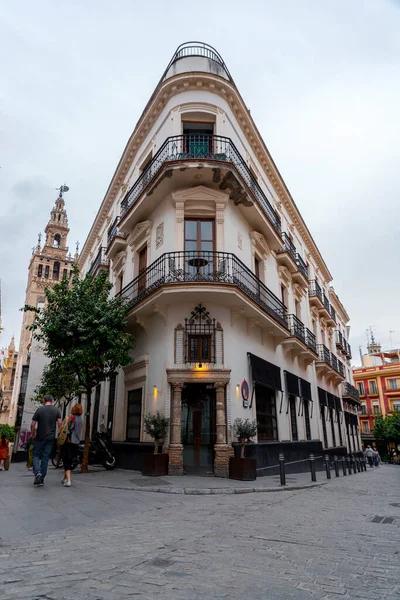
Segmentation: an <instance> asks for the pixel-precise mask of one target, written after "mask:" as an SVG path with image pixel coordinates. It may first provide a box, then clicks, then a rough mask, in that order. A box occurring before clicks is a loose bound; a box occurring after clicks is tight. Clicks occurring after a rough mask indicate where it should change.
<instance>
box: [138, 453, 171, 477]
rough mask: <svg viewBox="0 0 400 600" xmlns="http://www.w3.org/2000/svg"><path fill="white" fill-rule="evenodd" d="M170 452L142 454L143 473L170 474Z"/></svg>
mask: <svg viewBox="0 0 400 600" xmlns="http://www.w3.org/2000/svg"><path fill="white" fill-rule="evenodd" d="M168 459H169V456H168V454H142V475H149V476H150V477H161V476H162V475H168Z"/></svg>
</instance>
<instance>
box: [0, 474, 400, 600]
mask: <svg viewBox="0 0 400 600" xmlns="http://www.w3.org/2000/svg"><path fill="white" fill-rule="evenodd" d="M0 475H1V480H0V506H1V510H2V517H3V518H2V520H1V521H0V523H1V531H0V535H1V537H2V542H1V544H0V588H1V597H2V600H9V599H12V598H13V599H14V598H18V599H20V600H23V599H29V600H34V599H39V598H41V599H42V598H44V599H54V600H68V599H71V600H79V599H81V598H82V599H83V598H85V599H112V600H119V599H120V598H130V597H138V598H142V599H148V598H159V599H160V600H161V599H167V598H169V599H171V598H172V599H175V598H176V599H181V598H182V599H192V598H207V599H208V598H238V599H239V598H240V599H243V598H252V599H253V598H254V599H258V598H259V599H266V598H267V599H273V600H275V599H282V600H284V599H288V598H317V599H324V600H333V599H337V598H339V597H340V598H364V599H369V598H371V599H372V598H379V599H380V600H395V599H396V600H398V599H399V598H400V581H399V577H398V573H399V569H400V554H399V551H400V535H399V532H400V529H399V524H400V502H399V482H400V469H398V468H397V467H395V466H382V467H380V468H379V469H374V470H370V471H368V472H367V473H360V474H356V475H353V476H351V477H350V476H348V477H346V478H340V479H333V480H332V481H331V482H330V483H328V484H327V485H323V486H320V487H316V488H310V489H305V490H296V491H286V492H281V493H275V494H257V493H253V494H243V495H240V494H237V495H219V496H184V495H176V496H174V495H167V494H154V493H148V492H147V493H146V492H136V491H132V490H120V489H118V490H115V489H110V488H104V487H98V486H97V485H95V484H94V485H92V484H91V485H87V484H85V483H82V482H81V481H82V480H81V479H79V477H80V476H76V478H75V480H76V481H77V483H76V486H75V487H73V488H70V489H65V488H62V487H61V486H57V485H56V483H58V479H57V478H56V477H58V475H59V473H58V472H55V471H54V470H53V469H52V470H50V472H49V480H50V481H49V482H48V485H46V486H45V487H44V488H39V489H35V488H33V486H32V481H31V478H30V477H27V476H26V474H24V475H22V474H21V472H19V474H18V471H17V470H16V469H15V468H14V470H10V471H9V472H8V473H4V472H3V473H1V474H0ZM95 476H96V475H95V474H92V475H89V476H87V477H95ZM7 477H8V479H7ZM51 480H52V481H53V482H54V483H52V482H51ZM92 482H93V479H92ZM12 488H13V489H12ZM383 488H384V489H385V494H384V495H382V489H383ZM23 494H24V495H25V496H26V498H27V499H28V501H27V502H26V503H23V501H21V500H18V498H21V497H22V495H23ZM19 508H20V511H19ZM7 511H8V513H9V518H11V515H15V514H18V518H17V519H16V520H15V523H16V522H17V521H18V520H19V522H20V529H18V526H17V525H16V524H15V523H14V534H13V532H11V531H10V529H8V535H7V536H6V535H5V533H6V532H7V528H6V527H5V520H4V515H7ZM376 517H394V519H391V518H390V519H388V520H387V522H384V521H382V520H380V519H377V518H376ZM374 519H375V521H380V522H374V521H373V520H374ZM72 523H75V525H72V526H71V524H72ZM22 524H23V525H22ZM22 527H24V529H25V531H26V533H25V534H24V533H23V530H22ZM63 527H66V528H64V529H63ZM29 528H30V531H28V529H29ZM7 538H8V539H7Z"/></svg>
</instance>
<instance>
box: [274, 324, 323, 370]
mask: <svg viewBox="0 0 400 600" xmlns="http://www.w3.org/2000/svg"><path fill="white" fill-rule="evenodd" d="M288 325H289V331H290V334H291V335H290V338H288V339H286V340H284V341H283V342H282V346H283V347H284V349H285V351H286V352H290V353H291V358H292V359H293V358H295V357H298V358H299V359H300V360H303V362H304V365H305V366H308V365H309V364H311V363H312V362H313V361H314V360H316V359H317V358H318V353H317V344H316V339H315V335H314V334H313V333H312V331H310V330H309V329H308V327H306V326H305V325H304V323H302V322H301V321H300V319H298V318H297V317H296V315H292V314H290V315H288Z"/></svg>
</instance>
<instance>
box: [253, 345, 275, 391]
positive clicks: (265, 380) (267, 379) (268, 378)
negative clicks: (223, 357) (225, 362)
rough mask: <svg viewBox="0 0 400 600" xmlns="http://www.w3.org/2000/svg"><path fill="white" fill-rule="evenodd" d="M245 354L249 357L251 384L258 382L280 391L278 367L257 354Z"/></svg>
mask: <svg viewBox="0 0 400 600" xmlns="http://www.w3.org/2000/svg"><path fill="white" fill-rule="evenodd" d="M247 354H248V356H249V357H250V364H251V376H252V379H253V384H256V383H258V384H259V385H265V386H266V387H268V388H270V389H272V390H279V391H282V382H281V370H280V368H279V367H277V366H276V365H273V364H272V363H270V362H268V361H266V360H264V359H263V358H260V357H259V356H255V354H251V353H250V352H248V353H247Z"/></svg>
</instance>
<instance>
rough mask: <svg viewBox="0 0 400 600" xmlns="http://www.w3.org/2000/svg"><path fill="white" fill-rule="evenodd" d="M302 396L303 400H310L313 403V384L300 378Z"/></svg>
mask: <svg viewBox="0 0 400 600" xmlns="http://www.w3.org/2000/svg"><path fill="white" fill-rule="evenodd" d="M300 395H301V397H302V398H303V400H309V401H310V402H312V401H313V399H312V396H311V383H310V382H309V381H307V380H306V379H302V378H301V377H300Z"/></svg>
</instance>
